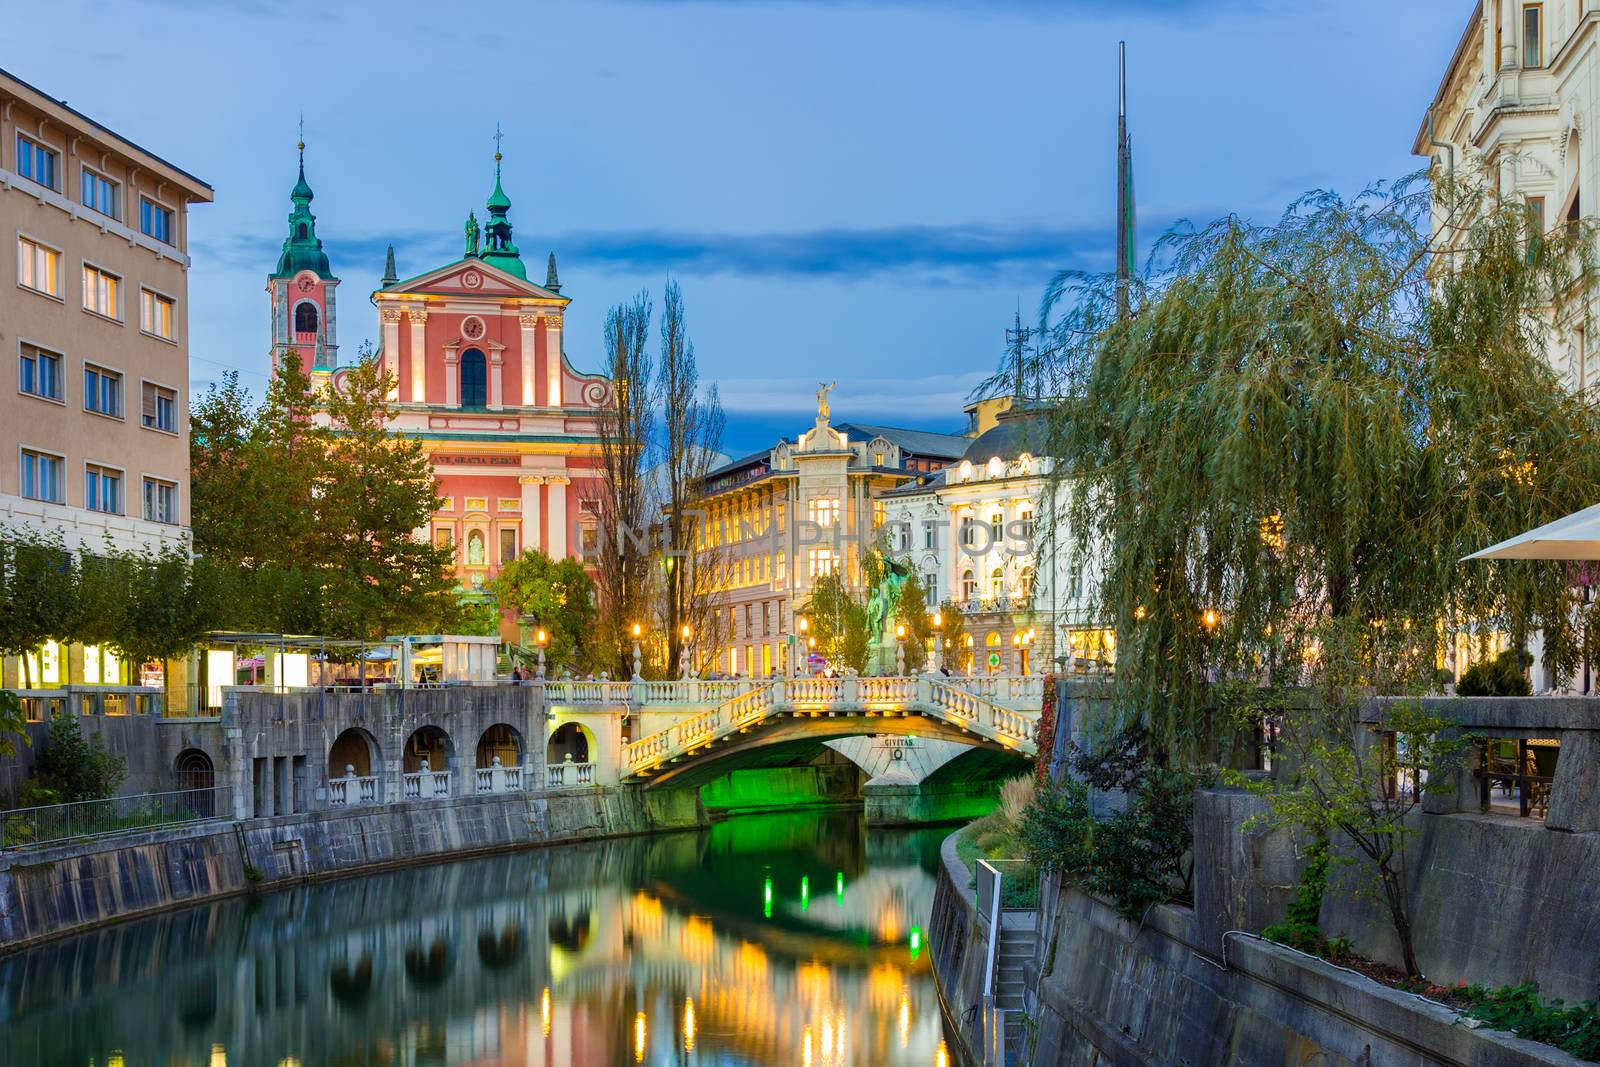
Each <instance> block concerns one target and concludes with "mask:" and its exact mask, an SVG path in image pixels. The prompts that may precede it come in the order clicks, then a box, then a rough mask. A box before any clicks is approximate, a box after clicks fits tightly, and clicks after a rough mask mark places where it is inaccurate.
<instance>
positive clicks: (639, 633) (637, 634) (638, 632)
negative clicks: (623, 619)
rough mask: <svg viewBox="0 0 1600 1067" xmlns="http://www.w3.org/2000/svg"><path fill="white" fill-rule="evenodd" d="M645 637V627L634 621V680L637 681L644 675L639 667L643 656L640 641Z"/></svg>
mask: <svg viewBox="0 0 1600 1067" xmlns="http://www.w3.org/2000/svg"><path fill="white" fill-rule="evenodd" d="M643 637H644V627H643V626H640V625H639V624H638V623H634V624H633V680H634V681H636V682H637V681H638V680H639V679H640V678H641V677H642V675H641V674H640V672H639V668H640V665H641V656H640V652H639V641H640V639H641V638H643Z"/></svg>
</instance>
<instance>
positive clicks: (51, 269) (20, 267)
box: [17, 237, 61, 296]
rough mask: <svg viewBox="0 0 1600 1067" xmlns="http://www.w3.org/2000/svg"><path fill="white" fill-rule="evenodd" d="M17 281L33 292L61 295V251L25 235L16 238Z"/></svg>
mask: <svg viewBox="0 0 1600 1067" xmlns="http://www.w3.org/2000/svg"><path fill="white" fill-rule="evenodd" d="M17 281H18V282H19V283H20V284H22V285H24V286H26V287H27V288H29V289H32V290H34V291H35V292H40V293H48V294H49V295H51V296H60V295H61V253H60V252H57V251H56V250H55V249H53V248H50V247H48V246H46V245H42V244H40V243H39V242H37V241H31V240H29V239H28V238H26V237H18V238H17Z"/></svg>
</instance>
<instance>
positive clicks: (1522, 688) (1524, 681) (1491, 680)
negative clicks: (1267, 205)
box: [1456, 648, 1533, 697]
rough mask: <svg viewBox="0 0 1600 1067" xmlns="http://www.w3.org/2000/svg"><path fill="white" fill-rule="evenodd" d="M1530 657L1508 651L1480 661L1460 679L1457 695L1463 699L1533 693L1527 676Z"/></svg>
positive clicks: (1521, 652) (1514, 650) (1517, 650)
mask: <svg viewBox="0 0 1600 1067" xmlns="http://www.w3.org/2000/svg"><path fill="white" fill-rule="evenodd" d="M1532 659H1533V657H1531V656H1529V655H1528V654H1527V653H1526V652H1524V651H1522V650H1521V649H1512V648H1508V649H1506V650H1505V651H1504V652H1502V653H1500V654H1499V655H1498V656H1496V657H1495V658H1494V659H1486V660H1479V661H1478V662H1477V663H1474V664H1473V665H1472V666H1470V667H1468V668H1467V669H1466V671H1465V672H1464V673H1463V674H1462V675H1461V681H1460V683H1459V684H1458V685H1457V686H1456V693H1457V694H1459V695H1460V696H1464V697H1525V696H1528V695H1529V694H1530V693H1532V692H1533V687H1532V686H1530V685H1529V684H1528V675H1527V673H1526V671H1527V669H1528V665H1529V663H1530V662H1531V661H1532Z"/></svg>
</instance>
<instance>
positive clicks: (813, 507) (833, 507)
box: [807, 496, 839, 526]
mask: <svg viewBox="0 0 1600 1067" xmlns="http://www.w3.org/2000/svg"><path fill="white" fill-rule="evenodd" d="M807 514H808V517H809V518H810V519H811V521H812V523H813V524H815V525H817V526H832V525H834V524H835V523H836V522H838V521H839V498H838V497H827V496H824V497H817V498H816V499H814V500H812V501H811V503H810V505H809V507H808V509H807Z"/></svg>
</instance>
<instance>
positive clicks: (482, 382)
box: [461, 348, 489, 408]
mask: <svg viewBox="0 0 1600 1067" xmlns="http://www.w3.org/2000/svg"><path fill="white" fill-rule="evenodd" d="M488 379H489V374H488V371H487V370H486V369H485V367H484V361H483V353H482V352H479V351H478V350H477V349H476V348H469V349H467V350H466V351H465V352H463V353H461V406H462V407H464V408H481V407H484V406H485V405H487V404H488V402H489V399H488V396H489V383H488Z"/></svg>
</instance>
